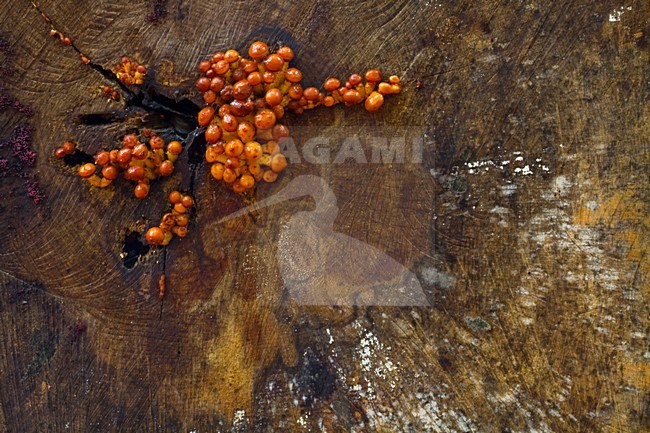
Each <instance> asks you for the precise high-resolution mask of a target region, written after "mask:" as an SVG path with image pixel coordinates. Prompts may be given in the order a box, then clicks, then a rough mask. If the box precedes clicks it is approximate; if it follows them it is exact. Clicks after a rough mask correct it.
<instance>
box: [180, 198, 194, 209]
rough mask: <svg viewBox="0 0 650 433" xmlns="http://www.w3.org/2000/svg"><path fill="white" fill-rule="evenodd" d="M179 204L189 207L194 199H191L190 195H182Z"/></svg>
mask: <svg viewBox="0 0 650 433" xmlns="http://www.w3.org/2000/svg"><path fill="white" fill-rule="evenodd" d="M181 204H182V205H183V206H185V207H186V208H188V209H189V208H191V207H192V206H193V205H194V200H193V199H192V197H191V196H189V195H184V196H183V198H182V199H181Z"/></svg>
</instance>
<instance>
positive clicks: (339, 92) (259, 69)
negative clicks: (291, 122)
mask: <svg viewBox="0 0 650 433" xmlns="http://www.w3.org/2000/svg"><path fill="white" fill-rule="evenodd" d="M248 56H249V58H246V57H243V56H241V55H240V54H239V53H238V52H237V51H235V50H227V51H225V52H221V51H218V52H216V53H214V54H213V55H212V57H211V58H210V59H209V60H204V61H202V62H200V63H199V70H200V72H201V74H202V75H201V77H200V78H199V79H198V80H197V81H196V89H197V90H198V91H199V92H201V94H202V96H203V101H204V102H205V104H206V107H205V108H203V109H202V110H201V111H200V112H199V114H198V119H197V120H198V124H199V126H200V127H204V128H205V133H204V134H205V140H206V142H207V143H208V147H207V149H206V152H205V159H206V161H207V162H208V163H210V164H211V168H210V173H211V174H212V177H214V178H215V179H216V180H219V181H223V182H225V183H226V184H227V185H229V186H230V187H232V189H233V190H234V191H235V192H239V193H242V192H245V191H247V190H250V189H251V188H253V187H254V186H255V183H256V182H260V181H262V180H264V181H266V182H273V181H275V179H276V178H277V177H278V174H279V173H280V172H282V171H283V170H284V169H285V168H286V167H287V160H286V158H285V157H284V155H282V153H281V152H280V145H279V143H281V140H282V139H283V138H285V137H288V136H289V129H288V128H287V127H286V126H284V125H282V124H281V123H279V121H280V120H281V119H282V118H283V117H284V115H285V113H286V112H287V111H293V112H294V113H297V114H300V113H302V112H303V111H304V110H309V109H312V108H315V107H318V106H321V105H323V106H325V107H331V106H333V105H336V104H339V103H344V104H345V105H356V104H361V103H362V102H363V103H364V106H365V108H366V110H368V111H371V112H372V111H377V110H378V109H379V108H380V107H381V106H382V105H383V103H384V95H389V94H393V93H399V92H400V90H401V86H400V80H399V78H398V77H397V76H391V77H389V79H388V81H382V80H383V77H382V74H381V72H380V71H379V70H378V69H371V70H369V71H367V72H366V73H365V75H364V76H363V77H362V76H361V75H359V74H352V75H350V77H349V78H348V80H347V81H344V82H342V81H341V80H339V79H337V78H328V79H327V80H326V81H325V83H324V85H323V90H319V89H317V88H316V87H303V86H302V85H301V84H300V83H301V81H302V78H303V76H302V72H301V71H300V70H299V69H298V68H295V67H290V62H291V60H292V59H293V58H294V52H293V50H292V49H291V48H289V47H286V46H285V47H281V48H279V49H278V50H277V52H275V53H271V51H270V49H269V47H268V45H267V44H265V43H264V42H261V41H257V42H253V43H252V44H251V45H250V47H249V49H248Z"/></svg>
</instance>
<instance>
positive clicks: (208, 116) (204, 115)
mask: <svg viewBox="0 0 650 433" xmlns="http://www.w3.org/2000/svg"><path fill="white" fill-rule="evenodd" d="M213 117H214V107H205V108H203V109H202V110H201V111H199V115H198V122H199V126H206V125H208V124H210V122H211V121H212V118H213Z"/></svg>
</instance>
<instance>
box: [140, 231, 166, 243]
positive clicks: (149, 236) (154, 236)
mask: <svg viewBox="0 0 650 433" xmlns="http://www.w3.org/2000/svg"><path fill="white" fill-rule="evenodd" d="M144 237H145V239H146V240H147V243H148V244H149V245H162V243H163V241H164V240H165V232H163V230H162V229H161V228H160V227H151V228H150V229H149V230H147V233H146V234H145V235H144Z"/></svg>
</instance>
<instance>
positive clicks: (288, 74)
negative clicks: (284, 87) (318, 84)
mask: <svg viewBox="0 0 650 433" xmlns="http://www.w3.org/2000/svg"><path fill="white" fill-rule="evenodd" d="M284 77H285V78H286V79H287V81H289V82H291V83H298V82H300V80H302V72H300V69H298V68H289V69H287V70H286V71H284Z"/></svg>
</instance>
